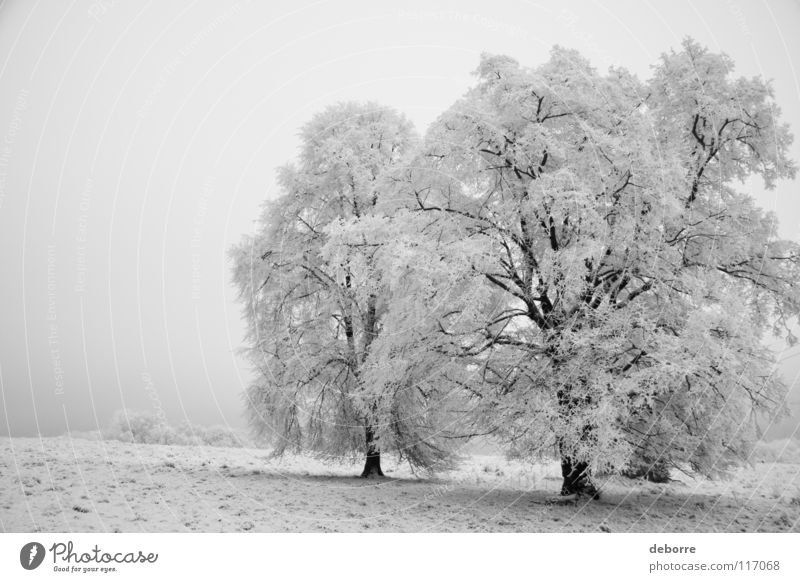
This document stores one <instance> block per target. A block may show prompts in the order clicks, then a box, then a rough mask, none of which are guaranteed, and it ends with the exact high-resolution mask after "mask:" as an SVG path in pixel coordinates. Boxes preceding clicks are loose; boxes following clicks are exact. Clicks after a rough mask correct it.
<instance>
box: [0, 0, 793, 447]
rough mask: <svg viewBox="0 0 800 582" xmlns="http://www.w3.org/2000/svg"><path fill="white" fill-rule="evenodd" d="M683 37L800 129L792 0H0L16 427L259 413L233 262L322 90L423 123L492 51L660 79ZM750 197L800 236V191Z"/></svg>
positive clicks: (8, 345)
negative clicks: (758, 83) (726, 65)
mask: <svg viewBox="0 0 800 582" xmlns="http://www.w3.org/2000/svg"><path fill="white" fill-rule="evenodd" d="M401 5H402V8H400V7H399V6H401ZM686 35H690V36H692V37H694V38H695V39H697V40H698V41H700V42H701V43H703V44H705V45H707V46H708V47H709V48H711V49H712V50H714V51H724V52H726V53H728V54H729V55H730V56H731V57H733V58H734V60H735V62H736V63H737V70H738V73H739V74H742V75H747V76H752V75H762V76H764V77H765V78H771V79H774V87H775V92H776V97H777V101H778V103H779V104H780V106H781V107H782V108H783V116H784V119H785V120H786V121H787V122H789V123H790V124H791V125H792V128H793V132H794V134H795V135H798V134H800V81H798V72H800V59H799V58H798V56H799V55H800V3H798V2H797V1H794V0H783V1H781V0H777V1H770V2H769V3H767V2H766V1H762V2H758V1H733V0H731V1H715V2H711V1H694V2H682V1H670V2H647V1H641V0H636V1H630V2H627V1H626V2H622V1H619V2H618V1H605V2H588V1H587V2H577V1H576V2H563V1H562V2H558V3H552V2H548V3H544V2H541V3H537V2H523V1H508V2H502V1H500V2H497V1H495V2H485V1H482V2H458V3H456V2H435V1H430V0H426V1H421V2H403V3H402V4H401V3H400V2H391V3H389V2H376V1H374V0H373V1H370V2H367V1H364V2H355V1H346V2H342V1H337V2H333V1H330V2H313V3H308V2H297V1H292V2H272V1H271V2H258V3H256V2H253V3H249V2H239V3H229V2H212V1H205V0H204V1H197V2H188V1H186V2H184V1H163V0H162V1H150V2H145V1H143V0H137V1H132V0H129V1H125V0H73V1H66V0H38V1H37V0H6V1H4V2H2V3H0V243H1V244H0V388H2V407H3V413H4V414H3V415H2V417H0V434H9V433H11V434H13V435H20V436H22V435H33V434H36V433H37V432H41V433H42V434H45V435H53V434H60V433H63V432H64V431H65V430H66V429H67V428H71V429H72V430H90V429H94V428H96V427H97V426H98V424H99V425H100V426H103V425H105V424H106V423H107V422H108V420H109V419H110V417H111V414H112V413H113V411H114V410H116V409H119V408H122V407H123V406H125V407H128V408H132V409H139V410H149V411H153V412H156V413H158V412H159V411H163V412H164V414H166V416H167V418H168V419H169V420H170V422H173V423H178V422H181V421H182V420H184V419H189V420H190V421H192V422H195V423H199V424H228V425H231V426H235V427H240V426H242V425H243V420H242V404H241V396H240V394H241V391H242V389H243V386H244V385H245V384H246V383H247V381H248V378H249V372H248V370H247V366H246V365H245V363H244V362H243V361H241V360H240V359H239V358H238V357H237V355H236V353H235V351H236V349H237V348H238V346H240V344H241V342H242V334H243V326H242V323H241V321H240V309H239V307H238V305H237V304H236V297H235V291H234V289H233V287H232V286H231V284H230V280H231V279H230V265H229V263H228V261H227V258H226V252H227V249H228V248H229V247H230V246H231V245H232V244H233V243H235V242H237V241H238V240H239V239H240V237H241V236H242V235H243V234H244V233H246V232H251V231H252V230H253V228H254V226H253V220H254V219H255V217H256V215H257V214H258V212H259V205H260V203H261V202H262V201H263V200H264V199H265V198H268V197H271V196H274V195H275V191H274V186H273V185H274V171H275V168H276V167H277V166H279V165H281V164H283V163H285V162H286V161H288V160H290V159H291V158H292V157H293V156H294V155H295V152H296V147H297V144H298V140H297V131H298V128H299V127H300V126H301V125H302V124H303V123H304V122H305V121H307V120H308V119H309V117H310V116H311V115H312V114H313V113H314V112H316V111H318V110H320V109H322V108H324V107H325V106H326V105H327V104H329V103H332V102H335V101H340V100H349V99H356V100H376V101H379V102H382V103H385V104H387V105H390V106H393V107H395V108H397V109H399V110H401V111H403V112H405V113H406V114H407V115H408V116H409V117H410V118H411V119H412V120H413V121H414V123H415V124H416V126H417V129H418V130H419V131H421V132H422V131H424V129H425V127H426V126H427V125H428V124H429V123H430V122H431V121H432V120H433V119H434V118H435V117H436V116H437V115H438V114H439V113H440V112H442V111H443V110H444V109H445V108H447V107H448V106H449V105H450V104H451V103H452V102H453V101H455V100H456V99H457V98H458V97H459V96H461V95H462V94H463V93H464V91H465V90H466V89H467V87H468V86H469V85H470V83H471V82H472V77H471V71H472V70H473V69H474V68H475V67H476V66H477V63H478V57H479V55H480V53H481V52H492V53H504V54H508V55H511V56H513V57H514V58H516V59H517V60H518V61H520V62H521V63H523V64H525V65H531V66H533V65H536V64H538V63H541V62H542V61H544V60H546V58H547V53H548V50H549V48H550V47H551V46H552V45H554V44H560V45H563V46H568V47H574V48H577V49H579V50H580V51H581V52H583V53H584V54H585V55H586V56H587V57H589V58H590V60H591V61H592V62H593V63H594V64H595V65H596V66H597V67H598V68H600V69H603V70H605V68H607V67H608V66H609V65H611V64H615V65H621V66H624V67H626V68H628V69H630V70H632V71H634V72H635V73H637V74H638V75H639V76H640V77H642V78H645V77H647V76H648V75H649V72H648V71H649V66H650V65H651V64H652V63H654V62H655V61H656V59H657V58H658V56H659V54H661V53H662V52H665V51H667V50H669V49H670V48H673V47H678V45H679V43H680V41H681V39H682V38H683V37H684V36H686ZM793 155H794V158H795V159H797V160H800V143H795V146H794V148H793ZM753 192H754V194H755V195H756V196H757V197H758V199H759V201H760V202H761V203H762V205H764V206H765V207H767V208H769V209H773V210H775V211H777V212H778V213H779V215H780V218H781V220H782V226H781V228H782V233H783V236H785V237H791V238H798V235H799V234H800V197H798V192H797V184H796V183H781V184H780V185H779V186H778V188H777V189H775V190H774V191H771V192H764V191H762V190H760V189H759V188H758V187H756V188H755V189H754V191H753ZM794 353H797V351H795V352H794ZM794 353H789V354H784V357H785V358H787V359H786V361H785V363H784V370H785V372H786V374H787V378H788V380H789V381H790V382H793V381H794V380H795V377H796V374H797V369H798V367H800V357H791V356H793V354H794Z"/></svg>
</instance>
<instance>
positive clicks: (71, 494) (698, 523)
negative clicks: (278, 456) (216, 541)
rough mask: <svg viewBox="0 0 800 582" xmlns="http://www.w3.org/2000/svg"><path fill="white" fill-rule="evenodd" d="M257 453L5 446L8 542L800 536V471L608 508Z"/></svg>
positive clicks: (510, 475)
mask: <svg viewBox="0 0 800 582" xmlns="http://www.w3.org/2000/svg"><path fill="white" fill-rule="evenodd" d="M359 470H360V467H358V466H354V465H348V464H336V465H331V464H324V463H322V462H319V461H315V460H309V459H305V458H300V457H293V458H287V459H284V460H282V461H277V460H272V459H270V458H269V456H268V453H267V452H266V451H264V450H260V449H234V448H209V447H202V448H200V447H182V446H164V445H133V444H126V443H121V442H116V441H91V440H84V439H69V438H65V437H60V438H46V439H33V438H32V439H26V438H14V439H8V438H2V439H0V530H2V531H6V532H29V531H45V532H51V531H57V532H63V531H123V532H167V531H201V532H204V531H206V532H215V531H223V532H228V531H236V532H238V531H265V532H319V531H322V532H327V531H330V532H333V531H340V532H348V531H402V532H440V531H448V532H449V531H454V532H468V531H476V532H482V531H512V532H563V531H569V532H572V531H588V532H597V531H611V532H626V531H645V532H661V531H666V532H672V531H693V532H694V531H697V532H701V531H713V532H720V531H725V532H736V531H748V532H755V531H768V532H775V531H794V532H800V465H798V464H787V463H761V464H757V465H755V466H754V467H751V468H745V469H742V470H740V471H739V472H737V473H736V474H735V475H734V476H733V478H732V479H730V480H727V481H721V482H714V483H709V482H707V481H699V480H686V481H684V482H672V483H669V484H667V485H655V484H650V483H643V482H640V481H631V480H627V479H621V478H613V479H609V480H604V481H602V482H601V483H602V486H603V491H604V495H603V499H602V500H601V501H599V502H597V501H595V502H588V503H587V502H578V503H574V504H566V505H563V504H556V503H553V501H552V500H553V495H554V493H556V492H557V491H558V487H559V484H560V481H559V478H558V473H559V470H558V467H557V465H555V464H552V465H533V466H532V465H524V464H520V463H516V462H509V461H506V460H504V459H503V458H501V457H496V456H479V455H476V456H472V457H470V458H467V459H466V460H465V462H464V464H463V465H462V466H461V468H459V469H458V470H457V471H453V472H451V473H448V474H442V475H439V476H438V478H436V479H417V478H415V477H413V476H412V475H411V474H410V473H409V472H408V470H407V469H406V468H404V467H398V466H396V465H395V464H393V463H391V462H387V461H385V462H384V470H385V472H386V473H387V476H388V478H387V479H384V480H369V481H367V480H363V479H359V478H357V477H354V475H356V474H358V472H359Z"/></svg>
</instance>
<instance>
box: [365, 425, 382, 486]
mask: <svg viewBox="0 0 800 582" xmlns="http://www.w3.org/2000/svg"><path fill="white" fill-rule="evenodd" d="M365 433H366V437H367V459H366V461H365V462H364V471H362V473H361V476H362V477H364V478H365V479H369V478H370V477H383V471H381V449H380V447H379V446H378V439H377V438H376V437H375V431H374V430H373V428H372V427H371V426H367V427H366V429H365Z"/></svg>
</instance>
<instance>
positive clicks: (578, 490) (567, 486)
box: [561, 454, 600, 499]
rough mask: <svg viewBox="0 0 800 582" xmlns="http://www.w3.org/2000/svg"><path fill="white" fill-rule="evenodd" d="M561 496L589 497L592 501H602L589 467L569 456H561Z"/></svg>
mask: <svg viewBox="0 0 800 582" xmlns="http://www.w3.org/2000/svg"><path fill="white" fill-rule="evenodd" d="M561 476H562V477H563V478H564V481H563V483H562V484H561V495H588V496H589V497H591V498H592V499H600V492H599V491H598V490H597V487H595V485H594V483H593V482H592V479H591V477H590V475H589V466H588V465H587V464H586V463H584V462H581V461H575V460H573V459H572V458H571V457H569V456H567V455H563V454H562V455H561Z"/></svg>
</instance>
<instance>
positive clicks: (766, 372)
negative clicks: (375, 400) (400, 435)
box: [394, 40, 800, 496]
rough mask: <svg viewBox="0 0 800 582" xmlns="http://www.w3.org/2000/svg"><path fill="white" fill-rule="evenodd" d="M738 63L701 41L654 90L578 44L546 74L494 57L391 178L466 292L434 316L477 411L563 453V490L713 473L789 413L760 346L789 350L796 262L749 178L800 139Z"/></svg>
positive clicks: (508, 435)
mask: <svg viewBox="0 0 800 582" xmlns="http://www.w3.org/2000/svg"><path fill="white" fill-rule="evenodd" d="M732 69H733V64H732V62H731V61H730V59H728V58H727V57H725V56H723V55H717V54H713V53H710V52H708V51H707V50H705V49H703V48H701V47H700V46H698V45H697V44H695V43H694V42H692V41H688V40H687V41H685V42H684V44H683V46H682V49H681V50H680V52H673V53H670V54H666V55H664V56H663V57H662V58H661V61H660V63H659V64H658V65H657V66H656V67H655V68H654V73H653V76H652V78H651V79H650V80H648V81H647V82H642V81H640V80H638V79H637V78H636V77H635V76H633V75H631V74H630V73H628V72H626V71H625V70H622V69H617V68H612V69H610V70H609V72H608V73H607V74H600V73H598V72H597V71H596V70H595V69H593V68H592V67H591V66H590V64H589V63H588V62H587V61H586V60H585V59H584V58H582V57H581V56H580V55H579V54H578V53H576V52H575V51H571V50H565V49H561V48H556V49H554V50H553V52H552V54H551V58H550V60H549V61H548V62H546V63H545V64H543V65H541V66H539V67H537V68H535V69H529V68H524V67H521V66H520V65H519V64H518V63H517V62H515V61H514V60H512V59H510V58H507V57H501V56H484V57H483V59H482V61H481V63H480V67H479V68H478V71H477V74H478V79H479V80H478V83H477V85H476V86H475V87H474V88H472V89H471V90H470V91H469V92H468V93H467V94H466V95H465V97H464V98H463V99H461V100H460V101H459V102H457V103H456V104H455V105H454V106H453V107H451V108H450V109H449V110H448V111H447V112H446V113H444V114H443V115H442V116H441V117H440V118H439V119H438V120H437V121H436V122H435V123H434V125H433V126H432V127H431V128H430V130H429V132H428V134H427V136H426V138H425V141H424V143H423V145H422V146H421V149H420V151H419V153H418V155H417V157H416V159H415V161H414V162H413V163H411V164H409V167H408V168H407V169H404V170H403V171H402V172H400V173H399V174H396V176H395V181H396V185H397V188H398V192H403V196H404V201H403V202H401V203H400V204H401V205H402V206H404V208H405V211H404V212H405V213H406V214H405V215H406V216H408V217H409V220H412V219H411V218H410V217H414V216H418V215H425V216H428V217H429V219H428V220H429V222H430V223H431V224H436V225H438V230H437V233H438V234H437V235H436V237H435V240H436V241H437V245H439V246H438V248H437V251H436V253H435V254H438V256H439V259H440V264H439V268H440V269H441V270H442V271H443V272H450V275H449V280H450V282H451V283H450V284H452V282H453V281H458V286H459V287H460V288H461V289H462V290H464V292H463V293H462V294H461V296H460V298H459V297H455V298H452V299H453V302H452V304H451V305H450V309H447V310H442V311H439V312H437V313H436V314H435V316H436V318H437V322H438V323H437V328H438V330H439V333H440V335H441V336H442V337H444V338H447V341H448V342H449V343H447V345H445V344H443V347H442V348H441V351H442V352H445V353H447V354H448V356H450V357H453V358H458V359H459V360H460V361H461V362H462V367H463V368H464V369H467V370H469V371H470V374H469V375H468V376H466V377H462V378H459V379H458V380H457V381H458V382H460V383H461V384H462V385H463V387H464V388H465V390H466V391H467V393H469V394H470V395H471V398H472V399H473V401H474V402H475V403H476V405H477V407H478V408H477V410H478V411H479V413H478V414H477V415H476V416H475V417H474V418H477V419H480V420H481V421H482V422H483V423H484V424H485V427H484V428H485V430H487V431H491V432H495V434H498V435H500V436H501V437H502V438H503V439H504V440H505V441H506V442H507V443H509V444H510V445H511V446H512V448H513V449H514V450H515V451H517V452H518V453H521V454H530V455H534V454H538V453H542V452H543V451H548V450H553V448H555V450H556V451H557V452H558V454H559V456H560V458H561V465H562V472H563V477H564V481H563V485H562V493H563V494H565V495H571V494H580V493H587V494H590V495H592V496H596V495H597V491H596V488H595V486H594V484H593V483H592V480H591V474H592V472H593V471H596V470H622V469H624V468H625V467H626V466H627V465H629V463H630V462H631V459H636V460H637V461H639V462H641V461H642V460H643V459H644V460H646V461H647V462H650V463H662V464H665V465H667V466H678V467H681V468H692V469H694V470H697V471H700V472H702V473H704V474H709V475H711V474H714V473H717V472H719V471H722V470H724V469H725V468H726V467H727V466H728V465H730V464H731V463H735V462H737V461H739V460H741V459H743V458H745V457H746V455H747V451H748V445H749V443H751V442H752V440H753V437H754V435H753V430H754V426H753V423H752V422H751V419H752V417H753V414H754V411H766V412H767V413H776V412H779V411H780V409H781V406H782V402H783V400H784V395H785V387H784V386H782V384H781V383H780V381H779V380H778V379H777V378H776V377H774V376H773V374H772V366H773V358H772V354H771V353H770V352H769V351H768V350H767V349H766V348H765V347H764V346H763V344H762V342H761V340H762V338H763V336H764V334H766V333H767V332H769V331H773V332H774V333H776V334H779V335H781V334H782V335H783V336H784V337H786V338H787V339H789V340H791V339H792V338H791V334H790V333H789V331H788V327H787V323H788V321H789V319H790V318H792V317H795V316H796V315H797V312H798V304H799V300H800V294H799V293H798V275H799V274H800V250H799V249H798V245H796V244H795V243H793V242H789V241H785V240H780V239H779V238H778V235H777V220H776V218H775V216H773V215H771V214H770V213H767V212H764V211H763V210H761V209H760V208H758V207H757V206H756V205H755V203H754V201H753V198H752V197H751V196H750V195H749V194H747V192H746V189H745V188H744V187H743V184H744V182H743V181H744V180H745V179H747V178H748V177H750V176H760V177H761V178H762V179H763V182H764V184H765V185H766V187H767V188H771V187H772V186H773V185H774V184H775V182H776V180H778V179H782V178H791V177H794V175H795V166H794V164H793V163H792V162H791V160H789V159H788V157H787V152H788V146H789V144H790V142H791V139H792V137H791V135H790V134H789V132H788V130H787V127H786V125H784V124H782V123H780V122H779V113H780V112H779V110H778V108H777V106H776V105H775V103H774V100H773V94H772V90H771V89H770V86H769V84H768V83H765V82H764V81H762V80H761V79H735V78H733V77H732V75H731V72H732ZM401 216H403V214H402V213H396V214H395V218H394V220H395V221H397V220H400V217H401ZM414 220H419V219H418V218H415V219H414ZM444 225H449V226H448V227H447V228H445V226H444ZM417 236H419V235H417ZM428 240H431V239H428ZM421 246H422V247H423V248H422V250H421V251H420V252H421V253H422V256H424V257H427V258H428V260H427V261H416V260H412V261H409V262H408V263H407V264H406V266H405V268H406V269H407V270H408V272H409V273H411V272H413V271H414V269H415V268H416V265H418V264H420V263H421V264H430V258H431V254H432V250H431V248H430V243H428V245H427V246H426V245H421ZM443 280H448V277H444V278H443Z"/></svg>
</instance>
